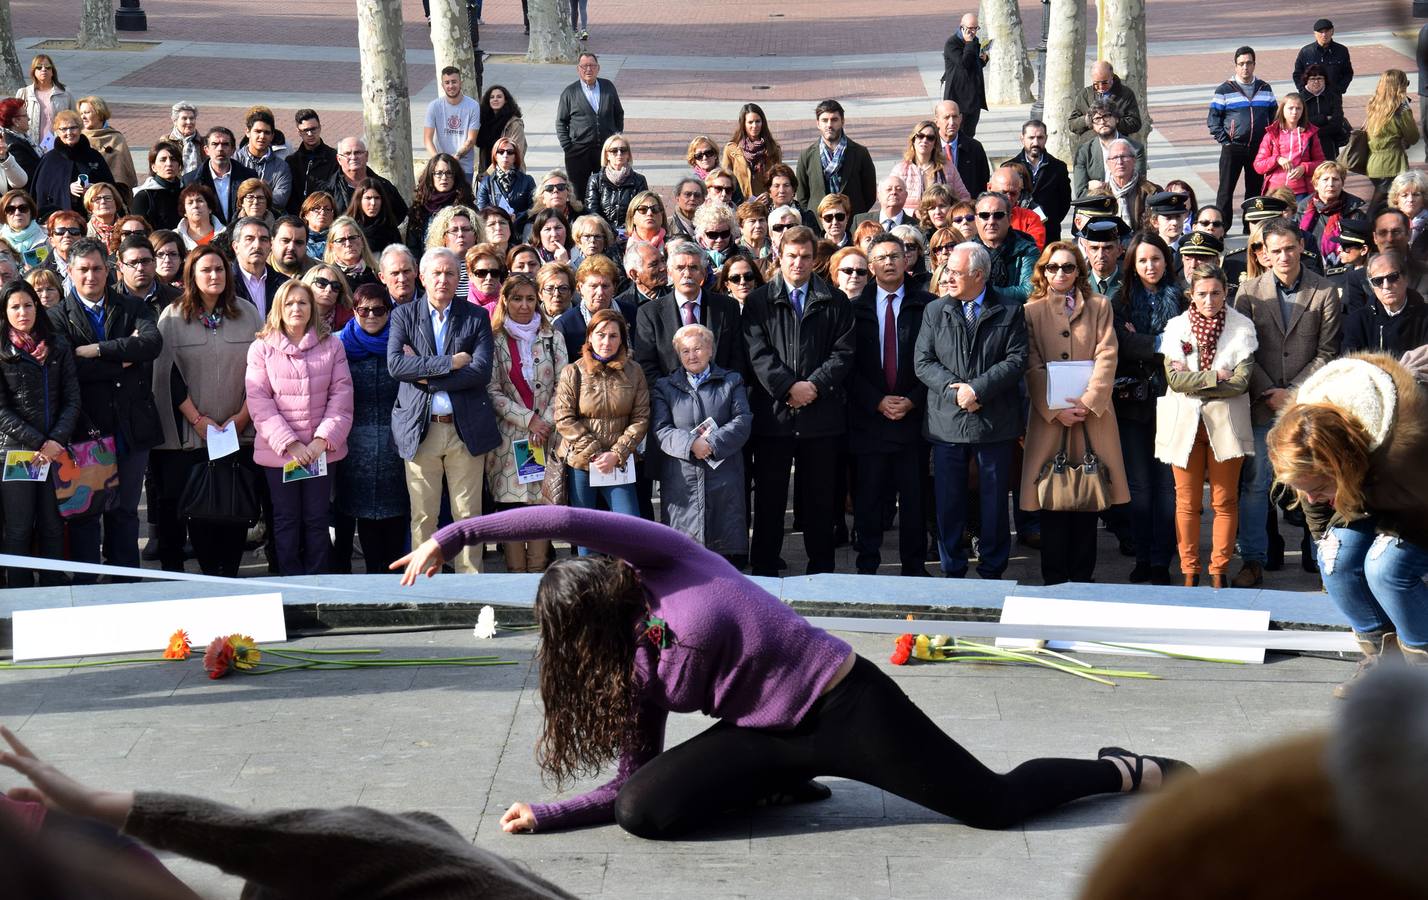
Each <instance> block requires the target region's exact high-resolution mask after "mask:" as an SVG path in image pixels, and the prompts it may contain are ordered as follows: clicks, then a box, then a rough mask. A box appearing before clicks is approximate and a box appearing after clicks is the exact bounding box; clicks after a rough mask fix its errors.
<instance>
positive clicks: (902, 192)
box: [848, 175, 917, 234]
mask: <svg viewBox="0 0 1428 900" xmlns="http://www.w3.org/2000/svg"><path fill="white" fill-rule="evenodd" d="M864 222H877V223H878V224H879V225H881V226H882V227H883V230H884V231H891V230H892V229H894V228H896V227H897V226H899V225H917V216H915V215H913V214H912V211H911V210H909V209H908V208H907V184H906V182H904V181H903V180H902V179H901V178H899V177H898V176H896V175H889V176H888V177H886V178H884V179H883V180H882V181H880V182H878V208H877V209H874V210H869V211H868V212H865V213H859V214H858V215H856V216H854V217H853V227H852V228H849V229H848V232H849V233H850V234H851V233H852V232H853V231H855V230H856V229H857V227H858V226H859V225H861V224H863V223H864Z"/></svg>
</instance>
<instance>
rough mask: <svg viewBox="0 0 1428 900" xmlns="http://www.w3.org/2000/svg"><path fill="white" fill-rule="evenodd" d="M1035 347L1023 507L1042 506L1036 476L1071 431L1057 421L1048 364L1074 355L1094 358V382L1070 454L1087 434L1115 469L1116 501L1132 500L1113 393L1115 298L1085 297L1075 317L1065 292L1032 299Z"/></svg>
mask: <svg viewBox="0 0 1428 900" xmlns="http://www.w3.org/2000/svg"><path fill="white" fill-rule="evenodd" d="M1025 315H1026V331H1027V345H1028V348H1029V353H1028V362H1027V370H1026V386H1027V390H1028V391H1030V393H1031V418H1030V421H1028V422H1027V425H1026V452H1025V454H1024V459H1025V462H1024V463H1023V465H1022V468H1021V508H1022V509H1025V510H1038V509H1041V504H1040V503H1039V502H1038V501H1037V496H1036V477H1037V476H1038V475H1039V474H1041V468H1042V466H1044V465H1046V463H1047V462H1049V461H1050V460H1051V458H1052V457H1054V456H1055V455H1056V452H1057V451H1058V450H1060V449H1061V433H1062V432H1063V431H1064V430H1065V429H1064V427H1063V426H1062V424H1061V423H1060V422H1058V421H1057V420H1056V413H1057V410H1054V409H1051V408H1050V407H1048V406H1047V404H1046V364H1047V363H1048V362H1064V361H1074V360H1087V359H1089V360H1094V361H1095V363H1096V365H1095V369H1094V370H1093V372H1092V375H1091V383H1090V385H1089V386H1088V387H1087V389H1086V393H1084V394H1082V395H1081V402H1082V403H1084V404H1086V407H1087V408H1088V409H1090V410H1091V415H1089V416H1087V417H1086V428H1085V430H1084V431H1083V430H1082V429H1081V428H1079V427H1077V428H1074V429H1072V430H1071V440H1070V448H1069V453H1070V456H1071V458H1072V459H1073V460H1079V459H1081V455H1082V454H1083V453H1084V452H1085V448H1086V442H1085V435H1086V434H1089V435H1090V437H1091V448H1092V449H1093V450H1094V451H1095V453H1096V456H1098V457H1099V458H1100V460H1101V464H1102V465H1103V466H1105V467H1106V469H1107V470H1108V471H1109V472H1110V473H1111V503H1112V504H1118V503H1129V502H1130V486H1129V485H1128V483H1127V482H1126V467H1125V463H1124V462H1123V461H1122V459H1121V436H1120V430H1119V429H1118V428H1117V426H1116V410H1115V407H1114V406H1113V405H1112V403H1111V392H1112V388H1113V387H1114V385H1115V381H1116V357H1117V354H1118V350H1119V347H1118V345H1117V343H1116V329H1115V324H1114V315H1113V313H1112V312H1111V301H1110V300H1107V299H1106V298H1105V297H1102V296H1101V295H1100V294H1090V295H1087V296H1082V297H1079V298H1078V299H1077V301H1076V308H1075V309H1074V310H1073V311H1072V312H1071V315H1070V317H1069V318H1068V317H1067V315H1066V304H1065V302H1064V301H1063V300H1062V299H1061V298H1060V297H1055V298H1041V299H1036V300H1032V301H1031V302H1030V303H1028V304H1027V305H1026V308H1025Z"/></svg>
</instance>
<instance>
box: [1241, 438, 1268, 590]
mask: <svg viewBox="0 0 1428 900" xmlns="http://www.w3.org/2000/svg"><path fill="white" fill-rule="evenodd" d="M1268 434H1269V426H1268V425H1256V426H1254V456H1248V457H1245V464H1244V467H1243V468H1242V469H1240V528H1239V544H1240V557H1241V558H1242V559H1243V560H1244V561H1245V562H1257V563H1259V564H1260V565H1264V561H1265V559H1267V558H1268V557H1269V532H1268V531H1267V530H1265V527H1264V523H1265V522H1267V521H1268V520H1269V488H1270V485H1272V484H1273V483H1274V470H1273V469H1272V468H1271V467H1270V465H1269V454H1268V450H1267V445H1266V442H1265V437H1266V436H1267V435H1268Z"/></svg>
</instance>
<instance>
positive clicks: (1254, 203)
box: [1240, 197, 1292, 222]
mask: <svg viewBox="0 0 1428 900" xmlns="http://www.w3.org/2000/svg"><path fill="white" fill-rule="evenodd" d="M1290 209H1292V207H1291V206H1290V205H1289V204H1288V203H1285V202H1284V201H1283V200H1281V199H1279V198H1278V197H1250V198H1249V199H1248V200H1246V201H1245V202H1243V203H1241V204H1240V212H1242V213H1244V218H1245V221H1246V222H1263V221H1265V220H1266V219H1273V218H1275V217H1277V216H1282V215H1284V214H1285V213H1287V212H1289V210H1290Z"/></svg>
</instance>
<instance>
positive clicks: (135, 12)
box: [114, 0, 149, 31]
mask: <svg viewBox="0 0 1428 900" xmlns="http://www.w3.org/2000/svg"><path fill="white" fill-rule="evenodd" d="M114 30H115V31H148V30H149V17H148V16H147V15H145V14H144V8H143V6H142V5H141V0H119V8H118V9H116V10H114Z"/></svg>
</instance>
